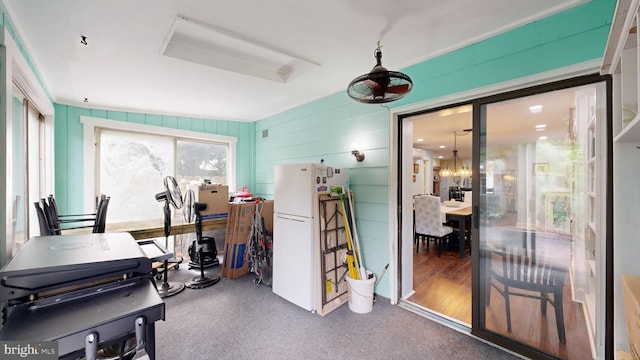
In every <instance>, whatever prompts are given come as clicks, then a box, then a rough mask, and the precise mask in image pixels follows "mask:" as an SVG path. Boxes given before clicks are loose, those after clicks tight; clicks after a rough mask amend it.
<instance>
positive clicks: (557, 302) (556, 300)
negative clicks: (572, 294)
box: [553, 289, 567, 344]
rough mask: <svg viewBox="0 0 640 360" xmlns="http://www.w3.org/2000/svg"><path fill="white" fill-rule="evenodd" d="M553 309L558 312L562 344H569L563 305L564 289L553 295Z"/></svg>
mask: <svg viewBox="0 0 640 360" xmlns="http://www.w3.org/2000/svg"><path fill="white" fill-rule="evenodd" d="M553 307H554V309H555V311H556V326H557V327H558V338H559V339H560V343H562V344H566V343H567V336H566V334H565V332H564V309H563V304H562V289H559V290H556V292H555V293H554V294H553Z"/></svg>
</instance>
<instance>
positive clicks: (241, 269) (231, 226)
mask: <svg viewBox="0 0 640 360" xmlns="http://www.w3.org/2000/svg"><path fill="white" fill-rule="evenodd" d="M261 207H262V219H263V226H264V227H265V230H266V231H268V232H272V231H273V200H266V201H264V204H263V205H261ZM255 211H256V203H255V202H247V203H239V204H229V217H228V218H227V234H226V236H225V241H224V249H223V252H224V255H223V261H222V276H223V277H228V278H230V279H234V278H237V277H240V276H243V275H245V274H247V273H248V272H249V262H248V259H249V256H248V253H247V248H248V246H249V235H250V234H251V219H252V218H253V216H254V213H255Z"/></svg>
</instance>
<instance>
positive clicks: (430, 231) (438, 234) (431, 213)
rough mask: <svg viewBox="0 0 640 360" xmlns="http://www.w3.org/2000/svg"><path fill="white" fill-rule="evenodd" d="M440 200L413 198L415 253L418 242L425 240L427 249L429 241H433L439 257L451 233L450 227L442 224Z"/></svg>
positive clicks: (427, 197)
mask: <svg viewBox="0 0 640 360" xmlns="http://www.w3.org/2000/svg"><path fill="white" fill-rule="evenodd" d="M441 206H442V205H441V204H440V198H439V197H436V196H431V195H422V196H418V197H416V198H415V235H414V241H415V242H416V253H418V252H419V251H420V240H421V239H422V240H425V241H426V245H427V249H429V241H430V240H431V241H433V242H434V243H435V245H436V247H437V249H438V257H440V255H441V252H442V247H443V241H444V239H448V237H449V235H450V234H451V233H452V232H453V229H452V228H451V227H450V226H444V225H443V224H442V212H441V210H440V207H441Z"/></svg>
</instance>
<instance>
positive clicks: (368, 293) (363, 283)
mask: <svg viewBox="0 0 640 360" xmlns="http://www.w3.org/2000/svg"><path fill="white" fill-rule="evenodd" d="M372 275H373V276H372ZM369 276H371V279H366V280H356V279H352V278H351V277H350V276H349V275H347V283H348V284H349V310H351V311H353V312H355V313H359V314H366V313H368V312H371V310H372V309H373V287H374V285H375V283H376V276H375V274H373V273H372V272H371V271H369V270H367V277H369Z"/></svg>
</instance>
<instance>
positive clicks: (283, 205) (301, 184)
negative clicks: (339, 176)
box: [273, 163, 329, 217]
mask: <svg viewBox="0 0 640 360" xmlns="http://www.w3.org/2000/svg"><path fill="white" fill-rule="evenodd" d="M274 175H275V176H274V192H273V194H274V203H273V204H274V211H275V212H277V213H282V214H291V215H298V216H305V217H312V216H313V198H314V194H315V193H317V192H321V191H327V190H328V189H329V187H328V184H327V167H326V166H325V165H321V164H312V163H309V164H283V165H276V167H275V173H274Z"/></svg>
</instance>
